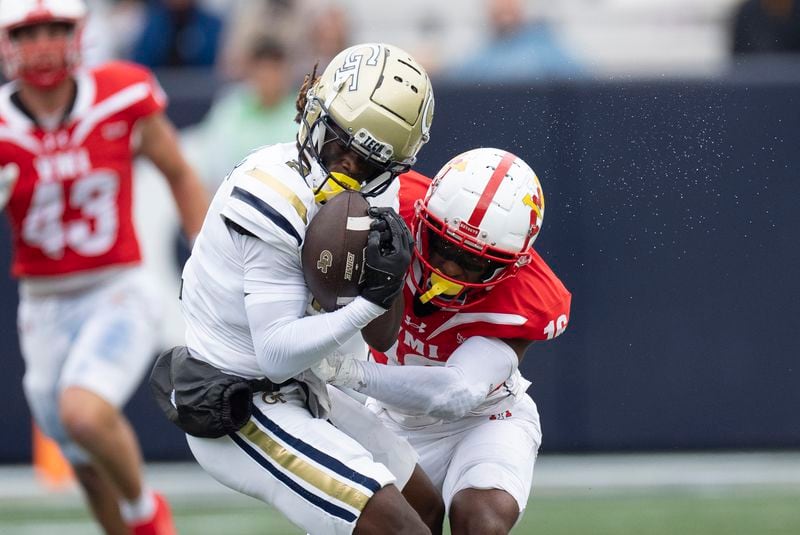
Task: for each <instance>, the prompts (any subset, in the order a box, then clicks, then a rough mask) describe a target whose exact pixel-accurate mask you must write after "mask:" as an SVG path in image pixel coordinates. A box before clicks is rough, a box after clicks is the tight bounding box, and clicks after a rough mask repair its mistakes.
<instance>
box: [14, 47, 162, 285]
mask: <svg viewBox="0 0 800 535" xmlns="http://www.w3.org/2000/svg"><path fill="white" fill-rule="evenodd" d="M75 79H76V81H77V94H76V97H75V101H74V105H73V106H72V109H71V111H70V112H69V115H68V117H67V119H66V120H65V121H63V122H62V123H61V124H59V125H57V126H56V127H55V128H53V129H50V130H48V129H46V128H44V127H43V126H41V125H38V124H36V123H35V122H34V121H33V120H32V119H31V118H30V117H29V116H28V115H27V114H26V113H25V111H24V110H23V109H21V107H20V104H19V101H18V100H17V99H16V97H15V96H14V95H15V93H16V91H17V86H16V83H14V82H12V83H10V84H6V85H5V86H3V87H2V88H0V165H5V164H7V163H10V162H14V163H16V164H17V165H18V166H19V168H20V176H19V179H18V180H17V184H16V186H15V188H14V190H13V193H12V196H11V199H10V201H9V204H8V206H7V207H6V211H7V212H8V215H9V219H10V221H11V228H12V231H13V233H14V263H13V267H12V271H13V274H14V275H15V276H17V277H36V276H53V275H64V274H72V273H78V272H85V271H88V270H93V269H98V268H104V267H109V266H117V265H130V264H136V263H138V262H139V261H140V260H141V254H140V252H139V244H138V242H137V239H136V234H135V232H134V226H133V220H132V217H131V201H132V193H133V187H132V176H131V175H132V166H133V157H134V143H133V142H134V139H133V136H134V132H135V130H134V125H135V124H136V122H137V121H138V120H139V119H141V118H143V117H146V116H148V115H151V114H153V113H157V112H160V111H162V110H163V109H164V107H165V105H166V99H165V96H164V93H163V91H162V90H161V89H160V87H159V86H158V84H157V82H155V80H154V78H153V77H152V75H151V74H150V73H149V71H147V70H146V69H144V68H142V67H138V66H135V65H132V64H128V63H121V62H115V63H109V64H107V65H104V66H102V67H99V68H97V69H95V70H92V71H84V72H80V73H78V74H76V76H75Z"/></svg>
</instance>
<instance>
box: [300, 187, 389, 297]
mask: <svg viewBox="0 0 800 535" xmlns="http://www.w3.org/2000/svg"><path fill="white" fill-rule="evenodd" d="M368 210H369V203H368V202H367V200H366V199H365V198H364V197H363V196H362V195H361V194H359V193H357V192H354V191H344V192H342V193H340V194H338V195H336V196H335V197H333V198H332V199H331V200H330V201H328V202H327V203H325V204H324V205H323V206H322V207H321V208H320V210H319V212H318V213H317V215H316V216H315V217H314V219H312V220H311V223H310V224H309V225H308V228H307V229H306V236H305V240H304V242H303V251H302V263H303V275H304V276H305V279H306V284H307V285H308V288H309V290H311V295H313V296H314V298H315V299H316V300H317V302H318V303H319V304H320V306H322V308H323V309H324V310H325V311H327V312H330V311H333V310H336V309H337V308H340V307H343V306H344V305H346V304H347V303H349V302H350V301H352V300H353V299H355V298H356V297H357V296H358V295H359V283H360V281H361V279H362V278H363V274H364V250H365V248H366V246H367V238H368V236H369V230H370V224H371V223H372V221H373V219H372V218H371V217H370V216H369V214H368Z"/></svg>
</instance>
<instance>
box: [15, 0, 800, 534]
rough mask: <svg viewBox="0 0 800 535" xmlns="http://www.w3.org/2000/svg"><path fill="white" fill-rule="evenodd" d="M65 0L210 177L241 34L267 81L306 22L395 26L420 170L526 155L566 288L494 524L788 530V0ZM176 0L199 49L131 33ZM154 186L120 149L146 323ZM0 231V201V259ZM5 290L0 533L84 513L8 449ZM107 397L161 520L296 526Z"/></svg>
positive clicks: (545, 529) (794, 97) (218, 157)
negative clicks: (153, 48) (143, 70)
mask: <svg viewBox="0 0 800 535" xmlns="http://www.w3.org/2000/svg"><path fill="white" fill-rule="evenodd" d="M89 3H90V5H92V8H93V9H94V11H93V13H94V16H93V19H92V21H91V24H90V27H89V28H88V30H87V35H86V42H87V43H86V45H87V50H86V60H87V62H88V63H96V62H99V61H103V60H105V59H108V58H112V57H127V58H137V57H138V58H149V61H150V60H151V61H152V65H153V67H154V69H155V71H156V73H157V75H158V78H159V80H160V81H161V83H162V84H163V86H164V88H165V90H166V92H167V94H168V95H169V96H170V99H171V106H170V109H169V114H170V116H171V117H172V119H173V120H174V121H175V122H176V123H177V124H178V125H179V126H180V127H181V128H182V134H183V141H184V144H185V148H186V151H187V153H188V154H189V155H190V157H191V158H192V160H193V161H194V162H196V163H197V166H198V168H199V169H198V170H199V171H200V172H201V173H202V174H203V175H204V177H205V180H206V182H207V184H208V187H209V189H213V188H214V187H215V184H216V183H218V182H219V181H220V180H221V179H222V178H223V176H222V175H223V174H224V171H222V172H220V171H218V170H219V169H227V168H229V167H230V166H232V165H233V164H235V163H236V161H238V159H239V158H241V156H243V155H242V154H237V153H236V150H235V148H231V147H229V146H228V145H230V144H226V141H229V140H230V138H232V137H236V138H237V141H240V142H241V143H242V144H245V145H246V146H248V147H250V148H252V147H255V146H257V145H259V144H261V143H266V142H271V141H267V140H266V139H264V138H259V137H258V136H259V135H261V134H260V133H259V131H258V130H257V129H256V128H251V127H252V125H250V124H249V123H248V119H253V117H256V118H258V117H260V115H258V113H256V112H253V113H252V114H248V113H247V111H246V110H247V109H248V108H247V107H246V106H244V105H242V107H239V108H230V107H229V108H225V107H224V106H222V104H224V103H225V102H226V98H229V97H230V96H231V95H234V97H230V98H232V99H234V100H235V96H236V95H238V94H239V93H238V92H240V91H243V90H244V88H247V87H255V86H256V85H257V84H258V82H257V81H256V80H253V78H254V77H253V76H251V74H252V72H254V71H255V66H254V64H253V63H249V62H248V59H247V58H248V57H249V56H248V54H249V53H250V52H252V50H251V49H252V47H253V43H256V42H263V41H264V40H265V39H266V40H267V41H268V42H269V43H271V45H275V44H276V43H277V45H278V47H279V49H280V51H281V54H278V55H279V56H285V60H286V61H285V63H286V65H284V67H283V68H284V69H285V70H283V71H280V72H283V73H284V78H285V82H286V88H287V89H286V91H285V92H284V94H281V95H279V96H278V97H275V99H277V100H280V99H283V100H284V101H288V100H291V99H293V96H294V94H295V93H296V89H297V87H298V86H299V82H300V80H301V76H302V74H303V73H305V72H307V71H308V70H309V69H310V66H311V65H312V64H313V61H314V58H325V52H324V51H325V50H326V48H325V46H326V45H330V43H334V45H333V46H334V47H336V48H341V46H344V45H347V44H351V43H355V42H360V41H369V40H380V41H387V42H392V43H394V44H397V45H399V46H401V47H403V48H405V49H407V50H408V51H409V52H411V53H412V54H414V55H415V56H417V57H418V59H420V61H422V62H423V63H424V64H425V65H426V66H427V67H428V68H429V69H430V71H431V74H432V78H433V81H434V91H435V94H436V101H437V102H436V104H437V106H436V120H435V121H434V126H433V131H432V141H431V143H430V144H429V146H427V147H426V148H425V149H424V150H423V151H422V153H421V156H420V162H419V169H420V170H421V171H422V172H425V173H429V174H431V173H434V172H435V171H436V170H437V169H438V168H439V166H440V165H442V164H443V163H444V162H446V161H447V160H448V159H449V158H450V156H452V155H453V154H455V153H457V152H461V151H463V150H465V149H467V148H471V147H475V146H481V145H483V146H498V147H502V148H505V149H508V150H511V151H512V152H515V153H517V154H519V155H520V156H522V157H523V158H525V159H526V161H528V162H529V163H530V164H531V166H532V167H533V168H534V169H535V170H536V171H537V173H538V174H539V177H540V179H541V181H542V184H543V187H544V189H545V194H546V197H547V217H546V219H545V224H544V230H543V233H542V236H541V237H540V238H539V240H538V241H537V248H538V249H539V251H540V252H542V254H543V256H544V257H545V258H546V259H547V260H548V262H549V263H550V264H551V265H552V266H553V267H554V269H555V271H556V273H558V274H559V275H560V276H561V278H562V279H563V280H564V281H565V283H566V284H567V286H568V287H569V288H570V289H571V290H572V292H573V295H574V297H573V310H572V318H571V322H570V327H569V329H568V330H567V332H566V333H565V334H564V335H563V336H562V337H560V338H559V339H557V340H556V341H555V342H552V343H548V344H542V345H540V346H536V347H534V348H533V349H532V350H531V351H530V354H529V355H528V356H527V357H526V360H525V362H524V364H523V371H524V373H525V375H526V376H527V377H528V378H530V379H531V380H532V381H533V386H532V388H531V394H532V396H533V397H534V399H535V400H536V401H537V403H538V405H539V410H540V413H541V415H542V422H543V429H544V444H543V446H542V449H541V452H540V460H539V463H538V464H537V473H536V477H535V486H534V493H533V497H532V499H531V502H530V504H529V508H528V513H527V515H526V516H525V518H524V519H523V521H522V522H521V524H520V525H519V526H518V527H517V528H516V529H515V533H519V534H524V533H564V534H573V533H597V534H605V533H609V534H610V533H614V534H625V533H637V534H668V533H669V534H671V533H697V534H717V533H719V534H722V533H725V534H761V533H771V534H773V533H774V534H784V533H785V534H789V533H800V507H798V503H800V416H798V408H799V407H800V381H799V380H798V357H800V341H798V339H800V337H798V333H800V305H799V304H798V303H800V278H798V276H797V274H798V273H800V247H798V240H797V237H796V231H797V229H798V228H800V215H798V214H800V211H798V209H797V207H796V205H797V202H798V199H800V155H799V153H800V151H799V150H798V149H800V18H798V17H799V15H798V13H800V5H799V4H800V2H798V1H797V0H749V1H748V2H743V1H742V0H703V1H702V2H698V1H694V0H531V1H521V2H519V4H520V6H521V8H522V13H521V14H520V15H519V16H518V17H516V18H518V19H521V20H524V21H526V22H530V23H531V25H530V26H527V27H526V28H525V30H526V31H529V34H526V35H525V36H523V37H524V39H523V37H520V38H519V42H521V43H522V44H519V45H518V47H517V48H513V47H511V48H504V46H510V45H509V43H508V42H505V43H504V42H503V40H502V39H501V40H496V39H494V38H493V35H492V33H491V25H490V23H489V21H490V20H491V19H490V17H489V15H488V13H487V6H488V4H489V3H490V2H489V0H458V1H456V0H447V1H441V2H431V1H429V0H404V1H403V2H394V1H389V0H372V1H367V0H295V1H293V0H238V1H236V0H208V1H205V2H203V1H198V2H192V1H190V0H169V1H167V0H153V1H151V2H144V1H136V0H117V1H111V0H94V1H92V0H90V1H89ZM497 3H498V4H514V3H515V2H513V1H509V2H503V1H500V2H497ZM192 4H195V5H194V6H193V8H198V7H201V8H203V9H204V10H205V11H204V16H207V17H209V18H210V19H209V20H211V19H214V20H216V21H217V22H218V26H213V25H212V26H209V27H215V28H216V27H218V29H219V38H218V40H216V44H218V47H217V50H216V51H215V54H214V55H213V57H211V58H210V61H209V58H190V57H189V56H188V55H187V57H185V58H183V60H182V61H179V60H176V59H175V58H174V57H172V58H171V59H169V58H168V59H167V60H164V59H163V58H162V60H157V59H154V56H152V55H151V56H147V55H146V54H145V52H146V51H145V50H142V48H141V47H137V35H138V33H139V31H140V30H141V31H145V30H144V29H146V28H148V27H151V26H152V23H153V20H155V21H156V22H158V21H159V20H160V21H161V22H162V23H163V22H164V20H166V19H164V17H167V15H169V9H173V10H174V9H177V8H180V9H185V8H186V6H187V5H190V7H192V6H191V5H192ZM745 4H746V5H745ZM176 6H177V7H176ZM742 6H744V7H742ZM168 8H169V9H168ZM512 8H513V6H512V7H511V8H509V6H505V7H504V9H512ZM165 10H166V11H165ZM159 17H161V19H159ZM512 18H513V17H512ZM156 26H158V25H156ZM183 29H184V30H185V28H183ZM189 30H191V31H183V32H182V33H181V32H178V33H179V35H182V36H183V39H185V40H187V41H188V42H191V36H192V33H191V32H192V31H195V30H196V29H191V28H190V29H189ZM162 33H163V32H162ZM210 34H211V33H207V35H210ZM214 35H216V34H214ZM184 45H185V46H184ZM184 45H181V46H183V48H184V49H185V48H187V47H188V48H191V47H190V46H188V45H186V44H185V43H184ZM339 45H341V46H339ZM181 46H178V45H176V46H175V47H174V48H175V50H181ZM487 47H488V48H487ZM520 47H521V48H522V55H521V56H515V55H514V54H519V53H520ZM265 48H266V49H268V50H267V51H266V52H264V54H262V56H264V57H268V58H273V59H274V56H275V54H274V47H273V49H270V48H269V46H266V47H265ZM270 50H272V51H273V52H270ZM137 54H139V56H137ZM270 54H272V55H270ZM173 56H174V54H173ZM262 56H259V57H262ZM503 58H511V60H512V66H511V67H512V68H511V69H503V68H501V67H502V65H501V64H502V63H504V61H503ZM179 59H180V58H179ZM201 60H203V61H201ZM159 61H161V63H159ZM324 61H325V59H323V64H324ZM202 63H205V65H203V64H202ZM495 67H496V68H495ZM273 74H274V73H273ZM265 76H266V77H267V78H266V79H267V80H268V81H269V80H271V79H270V78H268V76H269V75H265ZM270 84H271V86H272V87H275V86H276V85H277V83H276V82H274V81H273V82H268V85H270ZM251 90H252V89H251ZM228 102H230V101H228ZM215 109H217V110H221V111H217V113H216V115H215V114H214V113H213V112H214V110H215ZM232 110H239V112H240V113H243V114H244V115H243V116H242V117H239V116H237V115H236V113H235V112H234V111H232ZM241 110H245V111H244V112H242V111H241ZM264 117H269V114H266V115H264ZM264 120H265V121H266V120H267V119H264ZM285 122H286V121H285V120H283V122H281V123H280V124H281V125H285ZM270 128H274V129H275V130H280V125H277V126H276V125H270ZM289 130H290V131H291V130H292V128H289ZM283 131H285V130H283ZM273 133H274V132H273ZM246 134H252V135H254V136H255V137H253V138H252V139H256V140H258V141H251V140H248V139H246ZM239 135H241V139H239V138H238V137H237V136H239ZM262 139H263V141H262ZM165 187H166V186H164V185H163V184H162V183H161V182H160V181H159V178H158V177H157V176H155V175H154V173H153V171H152V169H150V168H148V167H147V166H144V165H142V166H140V167H139V168H138V176H137V188H138V189H137V202H138V205H137V215H138V220H139V226H140V229H141V231H142V237H143V244H144V249H145V255H146V261H147V264H148V266H149V267H150V268H151V270H152V273H153V277H154V280H156V281H157V282H158V284H160V285H161V288H162V293H163V296H164V303H163V308H164V311H165V315H166V317H165V321H164V332H163V340H164V346H165V347H166V346H169V345H171V344H174V343H177V342H179V341H180V339H181V320H180V314H179V312H178V307H177V301H176V299H175V296H176V295H177V287H178V280H179V279H178V274H179V269H180V268H179V266H180V263H181V260H182V258H185V255H186V254H187V253H186V248H185V245H183V244H182V242H181V241H180V239H179V238H178V230H177V222H176V217H175V214H174V207H173V206H172V205H171V204H170V203H171V201H169V200H168V199H169V197H168V196H167V194H166V189H165ZM9 248H10V244H9V239H8V229H7V225H6V223H5V221H4V222H3V224H2V226H0V270H2V271H3V272H4V273H8V264H9ZM16 302H17V295H16V285H15V283H14V281H12V280H11V279H10V278H9V277H8V275H0V303H2V305H1V306H0V334H2V335H3V337H4V339H5V340H6V343H5V344H3V346H2V349H0V359H2V360H1V361H0V362H2V364H3V370H4V373H3V374H2V375H0V406H2V407H3V408H2V410H0V424H1V425H2V429H3V432H2V436H3V440H1V441H0V534H6V533H8V534H14V535H16V534H34V533H37V534H38V533H53V532H56V531H57V532H58V533H61V534H71V533H75V534H78V533H80V534H84V533H87V534H93V533H97V531H96V528H94V527H93V526H92V525H91V524H90V523H89V522H88V520H87V516H86V513H85V512H84V511H83V509H82V507H81V505H80V499H79V496H78V495H77V491H76V490H75V489H74V488H67V489H66V490H61V491H54V490H51V489H48V488H47V487H46V486H45V485H42V484H41V483H40V482H39V481H38V480H37V479H36V478H35V477H34V472H33V470H32V468H31V466H30V462H31V436H30V432H29V430H30V418H29V414H28V410H27V407H26V405H25V402H24V399H23V395H22V391H21V386H20V382H21V378H22V374H23V371H24V370H23V367H22V359H21V357H20V355H19V351H18V345H17V340H16V328H15V316H16ZM127 413H128V415H129V416H130V418H131V420H132V422H133V424H134V426H135V427H136V429H137V431H138V433H139V435H140V437H141V440H142V445H143V449H144V453H145V456H146V458H147V459H148V461H149V462H150V463H151V464H150V465H149V468H148V470H149V473H150V475H151V479H152V482H153V485H154V486H155V487H158V488H162V489H163V490H164V491H165V492H166V494H167V495H168V497H169V498H170V499H172V500H173V501H174V503H175V508H176V511H177V513H178V522H179V527H180V528H182V532H183V533H188V534H199V535H202V534H206V533H208V534H211V533H219V532H228V533H242V534H250V533H252V534H255V533H275V534H277V533H299V531H298V530H296V529H294V528H292V527H291V526H290V525H289V524H287V523H286V522H285V521H284V520H283V519H281V518H280V517H279V516H277V515H274V514H273V513H271V512H270V511H269V510H268V509H266V508H264V507H262V506H261V505H260V504H259V503H257V502H254V501H252V500H249V499H247V498H245V497H242V496H238V495H235V494H232V493H230V492H228V491H227V490H226V489H224V488H223V487H221V486H220V485H218V484H216V483H215V482H214V481H212V480H211V479H210V477H208V476H207V475H206V474H205V473H204V472H202V471H201V470H199V469H198V468H197V467H196V465H194V464H193V463H192V462H191V459H190V456H189V453H188V449H187V448H186V445H185V441H184V440H183V438H182V436H181V435H180V433H178V432H177V430H176V429H173V428H172V427H170V424H168V422H166V421H165V419H164V418H163V417H162V416H161V415H160V414H159V413H158V412H157V410H156V408H155V406H154V404H153V403H152V401H151V400H150V397H149V393H148V392H147V391H146V390H145V389H144V388H141V389H140V390H139V392H138V393H137V394H136V396H135V398H134V399H133V400H132V402H131V403H130V405H129V407H128V410H127Z"/></svg>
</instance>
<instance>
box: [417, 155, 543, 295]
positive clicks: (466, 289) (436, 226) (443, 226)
mask: <svg viewBox="0 0 800 535" xmlns="http://www.w3.org/2000/svg"><path fill="white" fill-rule="evenodd" d="M543 218H544V194H543V192H542V186H541V185H540V183H539V179H538V177H537V176H536V173H534V172H533V169H531V168H530V167H529V166H528V164H526V163H525V162H524V161H523V160H522V159H521V158H518V157H517V156H515V155H513V154H511V153H510V152H506V151H504V150H500V149H492V148H480V149H474V150H471V151H468V152H465V153H463V154H460V155H458V156H456V157H455V158H453V159H452V160H450V161H449V162H448V163H447V164H445V166H444V167H442V169H441V170H440V171H439V172H438V173H437V174H436V177H434V179H433V182H432V183H431V185H430V187H429V188H428V192H427V194H426V195H425V198H424V199H420V200H417V202H416V204H415V215H414V220H413V223H412V232H413V233H414V238H415V241H416V244H415V248H414V256H415V257H416V259H417V260H418V263H417V266H416V270H417V273H415V276H414V277H413V280H414V284H415V285H416V288H417V290H418V292H419V293H420V300H421V301H422V302H423V303H427V302H431V303H433V304H434V305H437V306H440V307H446V308H463V307H466V306H471V305H473V304H475V303H477V302H479V301H480V300H482V299H483V298H484V297H486V292H487V291H488V290H490V289H492V287H494V286H495V285H497V284H498V283H500V282H502V281H504V280H506V279H508V278H510V277H513V276H514V275H516V273H517V271H519V269H520V268H521V267H522V266H524V265H525V264H527V263H528V262H530V259H531V247H532V246H533V242H534V241H535V240H536V237H537V236H538V235H539V230H540V229H541V227H542V220H543ZM432 252H435V253H437V254H438V255H440V256H442V257H443V258H446V259H449V260H452V261H454V262H456V263H458V264H459V265H460V266H462V267H463V268H464V269H466V270H468V271H473V272H476V273H479V274H480V277H479V278H480V280H479V282H466V281H463V280H457V279H454V278H451V277H449V276H447V275H446V274H445V273H443V272H442V271H441V270H439V269H436V268H435V267H434V266H433V265H432V264H431V262H430V258H431V253H432Z"/></svg>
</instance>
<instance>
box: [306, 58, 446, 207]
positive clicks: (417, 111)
mask: <svg viewBox="0 0 800 535" xmlns="http://www.w3.org/2000/svg"><path fill="white" fill-rule="evenodd" d="M306 97H307V98H306V105H305V108H304V110H303V112H302V114H301V118H300V119H301V120H300V130H299V132H298V142H299V145H300V151H301V154H303V153H305V154H306V155H308V156H309V157H311V158H314V159H315V160H316V161H317V162H318V163H319V164H320V165H321V166H322V168H323V170H324V172H325V174H326V176H325V179H324V180H323V181H322V183H320V184H315V185H314V188H315V191H314V193H315V195H317V198H318V200H320V201H323V202H324V201H325V200H326V198H327V197H330V196H332V195H334V194H335V193H336V192H337V191H341V190H342V189H357V190H360V191H361V192H362V193H363V194H364V195H365V196H371V195H377V194H379V193H381V192H383V191H384V190H385V189H386V188H387V187H388V185H389V183H390V182H391V181H392V179H394V177H396V176H397V175H398V174H400V173H403V172H405V171H407V170H408V169H410V168H411V166H412V165H413V164H414V163H415V162H416V159H417V152H419V149H420V148H421V147H422V145H423V144H424V143H426V142H427V141H428V139H429V132H430V128H431V122H432V120H433V90H432V89H431V82H430V79H429V78H428V75H427V74H426V73H425V70H424V69H423V68H422V67H421V66H420V65H419V63H417V62H416V61H415V60H414V59H413V58H412V57H411V56H410V55H409V54H408V53H406V52H405V51H403V50H401V49H399V48H397V47H395V46H392V45H387V44H380V43H365V44H360V45H355V46H352V47H350V48H347V49H345V50H343V51H342V52H340V53H339V54H338V55H337V56H336V57H335V58H333V60H332V61H331V62H330V64H329V65H328V67H327V68H326V69H325V71H324V72H323V73H322V75H321V76H320V77H319V78H318V79H317V81H316V82H315V83H314V84H313V85H312V86H311V89H309V91H308V93H307V95H306ZM331 141H338V142H339V143H341V144H342V145H344V147H346V148H347V149H349V150H352V151H354V152H355V153H356V154H358V155H359V156H360V157H362V158H363V159H364V160H366V161H367V162H368V163H369V164H371V166H372V167H374V168H375V173H374V176H371V177H369V178H366V179H364V180H354V179H352V178H351V177H347V176H345V175H341V174H339V173H333V174H331V173H330V172H329V171H328V169H327V167H326V165H325V163H324V162H323V159H322V157H321V154H322V149H323V145H324V144H325V143H327V142H331ZM326 192H327V193H326Z"/></svg>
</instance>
